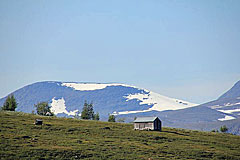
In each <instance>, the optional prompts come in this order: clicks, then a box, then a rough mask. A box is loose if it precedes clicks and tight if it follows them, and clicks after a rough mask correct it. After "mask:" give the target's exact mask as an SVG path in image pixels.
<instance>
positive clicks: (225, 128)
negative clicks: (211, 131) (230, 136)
mask: <svg viewBox="0 0 240 160" xmlns="http://www.w3.org/2000/svg"><path fill="white" fill-rule="evenodd" d="M220 131H221V132H223V133H225V132H227V131H228V128H227V127H226V126H225V125H224V126H222V127H221V128H220Z"/></svg>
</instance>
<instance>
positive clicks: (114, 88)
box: [0, 81, 240, 135]
mask: <svg viewBox="0 0 240 160" xmlns="http://www.w3.org/2000/svg"><path fill="white" fill-rule="evenodd" d="M13 94H14V96H15V98H16V100H17V103H18V107H17V111H22V112H27V113H31V112H32V111H33V110H35V108H34V104H37V103H38V102H41V101H47V102H48V103H49V104H50V105H51V110H52V111H53V112H54V113H55V115H57V116H58V117H73V116H74V115H77V114H79V113H80V112H81V110H82V107H83V104H84V101H85V100H87V101H88V102H93V104H94V110H95V112H99V114H100V120H103V121H104V120H107V118H108V115H109V114H114V115H115V116H116V117H117V119H119V118H124V119H125V122H132V121H133V120H134V118H135V117H138V116H158V117H159V118H160V119H161V120H162V122H163V126H168V127H175V128H186V129H196V130H204V131H211V130H213V129H215V130H216V129H219V128H220V127H221V126H223V125H226V126H227V127H228V128H229V130H228V132H229V133H233V134H238V135H240V81H239V82H237V83H236V84H235V85H234V86H233V87H232V88H231V89H230V90H229V91H227V92H226V93H224V94H223V95H222V96H220V97H219V98H218V99H216V100H214V101H211V102H208V103H204V104H201V105H197V104H194V103H190V102H186V101H183V100H179V99H174V98H169V97H165V96H162V95H160V94H157V93H154V92H151V91H148V90H146V89H142V88H138V87H135V86H130V85H126V84H118V83H77V82H54V81H47V82H37V83H33V84H31V85H28V86H25V87H23V88H21V89H18V90H16V91H15V92H13ZM5 99H6V97H4V98H2V99H0V106H1V105H2V104H3V103H4V101H5Z"/></svg>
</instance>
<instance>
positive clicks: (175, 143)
mask: <svg viewBox="0 0 240 160" xmlns="http://www.w3.org/2000/svg"><path fill="white" fill-rule="evenodd" d="M36 118H41V119H43V122H44V125H43V126H35V125H34V124H33V122H34V120H35V119H36ZM163 123H164V122H163ZM105 127H109V128H110V129H106V128H105ZM0 136H1V139H0V141H1V142H0V157H1V159H30V158H32V159H40V158H41V159H43V158H45V159H149V158H151V159H239V157H240V152H239V150H240V145H239V144H240V136H235V135H230V134H221V133H212V132H200V131H191V130H184V129H174V128H163V132H154V131H134V130H133V125H132V124H121V123H108V122H98V121H85V120H76V119H71V118H56V117H40V116H37V115H32V114H26V113H21V112H0Z"/></svg>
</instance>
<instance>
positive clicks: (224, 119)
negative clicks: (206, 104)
mask: <svg viewBox="0 0 240 160" xmlns="http://www.w3.org/2000/svg"><path fill="white" fill-rule="evenodd" d="M233 119H236V118H235V117H232V116H228V115H225V117H224V118H219V119H218V120H219V121H228V120H233Z"/></svg>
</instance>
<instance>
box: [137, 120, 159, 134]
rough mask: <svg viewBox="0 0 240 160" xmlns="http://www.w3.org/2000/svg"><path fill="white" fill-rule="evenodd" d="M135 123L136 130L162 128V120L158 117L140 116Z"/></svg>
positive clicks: (156, 129) (157, 129)
mask: <svg viewBox="0 0 240 160" xmlns="http://www.w3.org/2000/svg"><path fill="white" fill-rule="evenodd" d="M133 123H134V129H135V130H155V131H161V130H162V122H161V121H160V119H159V118H158V117H138V118H136V119H135V120H134V121H133Z"/></svg>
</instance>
